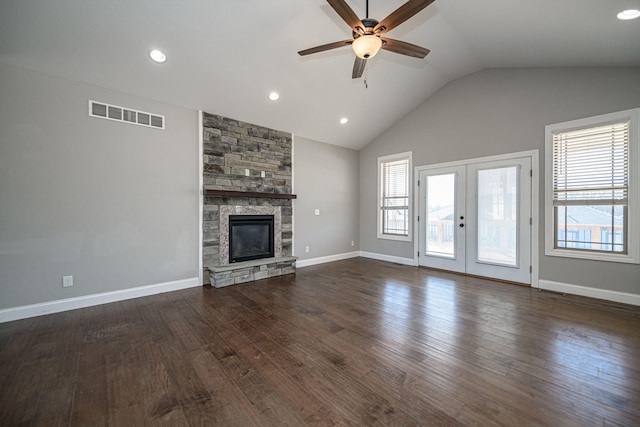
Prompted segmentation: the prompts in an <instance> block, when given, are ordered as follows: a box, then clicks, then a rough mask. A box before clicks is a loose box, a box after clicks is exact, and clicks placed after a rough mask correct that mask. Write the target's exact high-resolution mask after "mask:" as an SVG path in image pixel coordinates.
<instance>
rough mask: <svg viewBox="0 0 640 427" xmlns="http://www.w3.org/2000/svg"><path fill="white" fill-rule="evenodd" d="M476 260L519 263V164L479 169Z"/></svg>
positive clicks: (506, 263) (515, 264) (514, 264)
mask: <svg viewBox="0 0 640 427" xmlns="http://www.w3.org/2000/svg"><path fill="white" fill-rule="evenodd" d="M477 194H478V253H477V257H478V262H486V263H491V264H501V265H508V266H514V267H515V266H517V265H518V168H517V167H516V166H510V167H504V168H496V169H484V170H479V171H478V193H477Z"/></svg>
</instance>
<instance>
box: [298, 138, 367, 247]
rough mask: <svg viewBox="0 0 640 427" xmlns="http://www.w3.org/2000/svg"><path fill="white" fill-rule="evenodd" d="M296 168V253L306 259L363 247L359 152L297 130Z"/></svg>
mask: <svg viewBox="0 0 640 427" xmlns="http://www.w3.org/2000/svg"><path fill="white" fill-rule="evenodd" d="M293 174H294V178H293V184H294V193H296V194H297V195H298V198H297V199H296V200H295V201H294V202H293V209H294V215H293V222H294V229H293V239H294V255H295V256H297V257H299V260H305V259H311V258H318V257H323V256H329V255H338V254H344V253H347V252H352V251H357V250H359V246H358V240H359V239H358V216H359V215H358V152H357V151H355V150H351V149H348V148H343V147H338V146H335V145H330V144H324V143H321V142H317V141H313V140H310V139H306V138H302V137H300V136H295V137H294V149H293ZM315 209H320V215H318V216H316V215H314V211H315ZM352 240H353V241H354V242H355V246H351V241H352ZM305 246H309V252H308V253H306V252H305Z"/></svg>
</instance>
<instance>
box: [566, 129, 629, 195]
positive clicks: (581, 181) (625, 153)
mask: <svg viewBox="0 0 640 427" xmlns="http://www.w3.org/2000/svg"><path fill="white" fill-rule="evenodd" d="M553 151H554V156H553V184H554V188H553V203H554V205H555V206H568V205H586V206H588V205H626V204H627V200H628V194H629V123H628V122H625V123H615V124H612V125H606V126H598V127H595V128H590V129H580V130H576V131H571V132H562V133H557V134H554V135H553Z"/></svg>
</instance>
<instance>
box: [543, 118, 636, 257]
mask: <svg viewBox="0 0 640 427" xmlns="http://www.w3.org/2000/svg"><path fill="white" fill-rule="evenodd" d="M639 131H640V109H638V108H635V109H632V110H625V111H618V112H614V113H608V114H602V115H599V116H593V117H586V118H582V119H576V120H571V121H568V122H563V123H555V124H550V125H547V126H545V151H546V154H545V176H546V178H545V255H550V256H560V257H567V258H579V259H589V260H597V261H612V262H624V263H634V264H640V197H639V196H640V188H639V185H640V132H639Z"/></svg>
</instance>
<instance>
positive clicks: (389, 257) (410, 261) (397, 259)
mask: <svg viewBox="0 0 640 427" xmlns="http://www.w3.org/2000/svg"><path fill="white" fill-rule="evenodd" d="M360 256H361V257H364V258H372V259H377V260H380V261H389V262H395V263H396V264H404V265H412V266H417V265H418V261H417V260H415V259H412V258H402V257H399V256H393V255H385V254H377V253H374V252H364V251H360Z"/></svg>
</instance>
